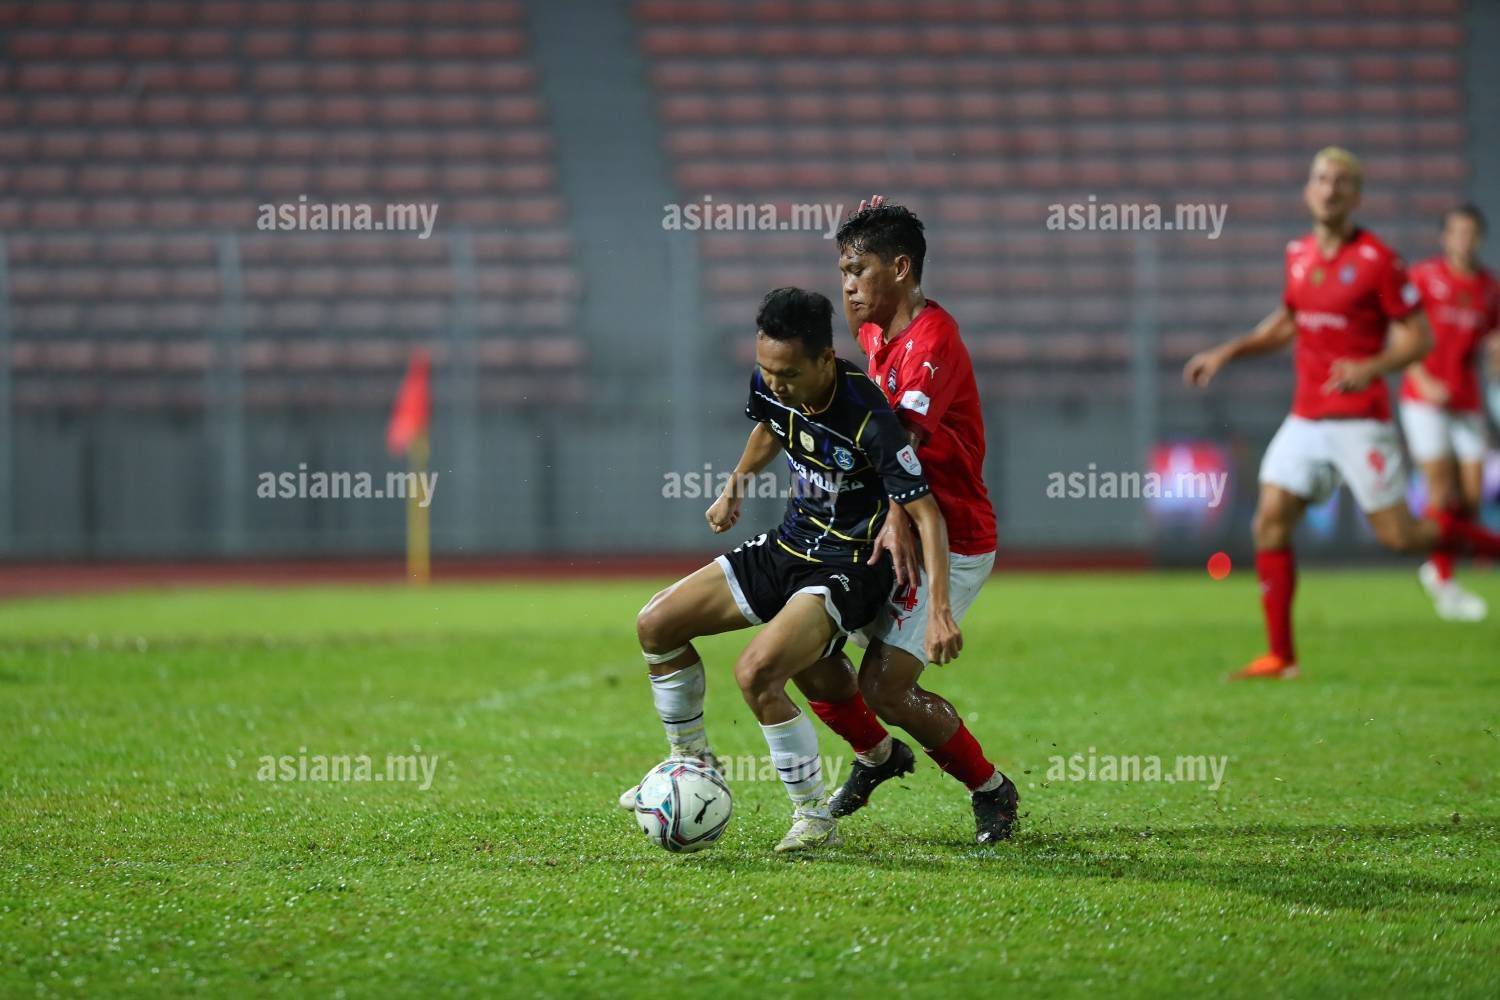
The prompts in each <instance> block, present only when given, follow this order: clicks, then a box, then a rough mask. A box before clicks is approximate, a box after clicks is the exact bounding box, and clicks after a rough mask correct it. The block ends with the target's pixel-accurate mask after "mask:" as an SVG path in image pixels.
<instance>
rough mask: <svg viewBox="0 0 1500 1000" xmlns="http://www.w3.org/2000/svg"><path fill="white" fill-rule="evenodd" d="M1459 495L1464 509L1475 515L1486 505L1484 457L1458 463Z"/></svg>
mask: <svg viewBox="0 0 1500 1000" xmlns="http://www.w3.org/2000/svg"><path fill="white" fill-rule="evenodd" d="M1458 482H1459V495H1460V496H1462V497H1463V501H1464V509H1465V510H1467V511H1468V512H1469V514H1470V516H1473V515H1475V514H1477V513H1479V511H1480V510H1481V509H1482V508H1483V507H1484V459H1483V457H1482V456H1481V457H1480V458H1478V459H1476V460H1474V461H1472V462H1459V463H1458Z"/></svg>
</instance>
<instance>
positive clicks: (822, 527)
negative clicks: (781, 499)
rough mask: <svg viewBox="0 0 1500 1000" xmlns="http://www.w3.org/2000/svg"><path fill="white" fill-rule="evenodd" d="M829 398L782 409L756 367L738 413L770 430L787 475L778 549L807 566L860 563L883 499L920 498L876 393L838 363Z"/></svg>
mask: <svg viewBox="0 0 1500 1000" xmlns="http://www.w3.org/2000/svg"><path fill="white" fill-rule="evenodd" d="M834 365H835V366H836V369H837V370H836V372H835V375H834V378H835V380H836V384H835V386H834V390H833V399H832V400H831V401H830V402H829V403H828V405H827V406H826V407H824V408H823V409H822V410H820V411H819V412H817V413H805V412H802V411H800V410H794V409H791V408H790V407H788V406H786V405H785V404H783V403H782V402H781V401H780V400H778V399H777V398H776V396H775V395H774V394H773V393H772V392H771V391H770V390H769V389H767V388H766V384H765V382H764V380H762V379H761V376H760V371H759V369H757V370H756V371H755V373H754V374H753V375H751V377H750V402H749V403H748V404H746V406H745V415H746V416H748V417H749V418H750V419H751V420H756V421H759V422H760V423H763V424H765V425H766V426H767V427H769V428H770V430H771V433H772V434H775V435H776V437H777V438H779V439H780V440H781V444H782V447H783V448H784V449H785V450H786V460H787V465H788V466H790V467H791V470H792V491H791V497H790V499H789V500H788V501H787V505H786V517H785V518H784V519H783V520H782V522H781V527H780V528H778V529H777V532H776V542H777V544H778V545H780V546H781V548H783V549H785V550H786V551H788V552H790V553H792V554H793V555H796V556H800V557H802V558H803V559H808V560H811V561H813V562H860V561H862V560H864V559H867V558H869V555H870V545H871V543H872V542H873V541H874V539H875V535H876V533H877V532H879V531H880V526H881V524H882V523H883V521H884V518H885V513H886V511H887V510H889V509H890V503H889V501H888V500H887V497H889V498H890V500H893V501H895V502H896V503H909V502H910V501H912V500H916V499H918V498H920V497H924V496H926V495H927V494H928V492H929V489H928V486H927V480H926V479H925V478H924V477H923V476H922V463H920V462H919V461H917V451H916V449H915V448H913V447H912V445H911V439H910V437H909V436H908V435H907V432H906V429H905V428H903V427H902V426H901V422H900V421H899V420H897V419H896V415H895V413H893V412H892V411H891V407H890V404H889V403H888V402H886V398H885V396H884V395H883V394H882V393H881V391H880V387H879V386H877V385H876V384H875V383H874V382H871V381H870V378H869V376H867V375H866V374H865V373H864V372H862V371H860V370H859V368H857V367H856V366H854V365H853V364H851V363H849V362H848V361H845V360H844V359H842V358H839V359H837V360H836V361H835V362H834Z"/></svg>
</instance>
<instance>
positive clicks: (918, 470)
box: [896, 445, 922, 476]
mask: <svg viewBox="0 0 1500 1000" xmlns="http://www.w3.org/2000/svg"><path fill="white" fill-rule="evenodd" d="M896 461H898V462H900V463H901V468H903V469H905V470H906V471H907V472H909V473H911V474H912V475H914V476H920V475H921V474H922V463H921V462H919V461H917V452H916V449H915V448H913V447H912V446H911V445H907V446H906V447H905V448H902V449H901V450H900V451H898V452H896Z"/></svg>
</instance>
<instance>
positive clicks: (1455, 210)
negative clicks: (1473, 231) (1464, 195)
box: [1443, 201, 1490, 236]
mask: <svg viewBox="0 0 1500 1000" xmlns="http://www.w3.org/2000/svg"><path fill="white" fill-rule="evenodd" d="M1452 215H1467V216H1468V217H1469V218H1471V219H1473V220H1474V225H1476V226H1478V227H1479V235H1480V236H1483V235H1484V234H1485V233H1487V232H1489V231H1490V226H1489V222H1488V220H1486V219H1485V217H1484V213H1483V212H1482V211H1480V209H1479V206H1478V205H1476V204H1474V203H1473V202H1472V201H1466V202H1464V203H1463V204H1462V205H1454V206H1453V207H1452V208H1450V209H1448V211H1446V212H1444V213H1443V222H1444V223H1445V224H1446V223H1447V221H1448V217H1449V216H1452Z"/></svg>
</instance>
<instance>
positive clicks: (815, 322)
mask: <svg viewBox="0 0 1500 1000" xmlns="http://www.w3.org/2000/svg"><path fill="white" fill-rule="evenodd" d="M755 328H756V329H757V330H759V331H760V332H761V333H764V334H765V335H766V336H767V337H770V338H771V339H772V340H782V341H785V340H800V341H802V349H803V351H804V352H805V353H806V354H807V356H808V357H809V358H817V357H821V356H822V354H823V352H824V351H826V350H828V349H829V348H831V347H832V346H833V303H832V302H829V301H828V299H827V297H826V296H823V295H819V294H818V293H817V292H809V291H806V290H805V289H801V288H790V287H788V288H776V289H772V290H771V291H769V292H767V293H766V297H765V298H763V299H761V300H760V311H759V312H757V313H756V314H755Z"/></svg>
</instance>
